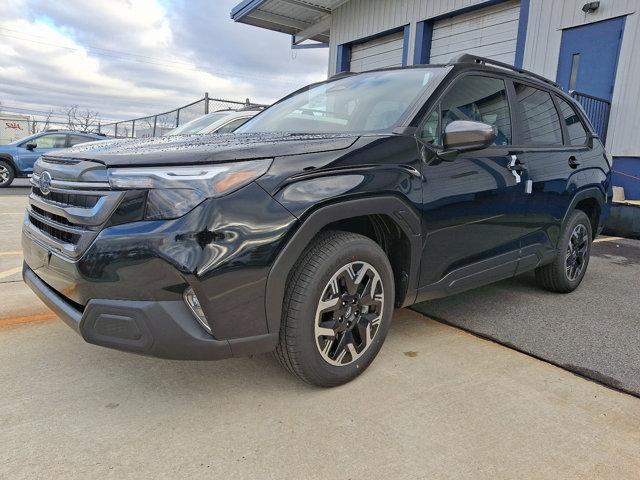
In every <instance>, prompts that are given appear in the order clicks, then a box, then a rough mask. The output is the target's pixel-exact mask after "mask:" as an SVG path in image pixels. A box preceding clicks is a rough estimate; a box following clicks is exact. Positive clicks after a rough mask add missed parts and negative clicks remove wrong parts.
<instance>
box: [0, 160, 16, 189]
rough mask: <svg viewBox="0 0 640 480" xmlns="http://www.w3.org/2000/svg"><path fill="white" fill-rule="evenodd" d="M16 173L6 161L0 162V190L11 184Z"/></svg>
mask: <svg viewBox="0 0 640 480" xmlns="http://www.w3.org/2000/svg"><path fill="white" fill-rule="evenodd" d="M15 176H16V173H15V171H14V170H13V165H11V164H10V163H9V162H7V161H6V160H0V188H3V187H8V186H9V185H11V182H13V179H14V178H15Z"/></svg>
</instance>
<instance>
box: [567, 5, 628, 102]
mask: <svg viewBox="0 0 640 480" xmlns="http://www.w3.org/2000/svg"><path fill="white" fill-rule="evenodd" d="M624 25H625V17H618V18H613V19H610V20H604V21H602V22H595V23H590V24H588V25H582V26H579V27H574V28H569V29H566V30H564V31H563V32H562V43H561V46H560V60H559V62H558V76H557V81H558V83H559V84H560V86H561V87H562V88H563V89H565V90H567V91H569V90H570V89H571V90H577V91H579V92H582V93H586V94H588V95H593V96H595V97H600V98H604V99H606V100H609V101H611V97H612V96H613V86H614V84H615V79H616V71H617V69H618V57H619V55H620V44H621V43H622V35H623V32H624ZM572 66H574V68H573V70H574V76H575V85H571V75H572ZM576 74H577V75H576Z"/></svg>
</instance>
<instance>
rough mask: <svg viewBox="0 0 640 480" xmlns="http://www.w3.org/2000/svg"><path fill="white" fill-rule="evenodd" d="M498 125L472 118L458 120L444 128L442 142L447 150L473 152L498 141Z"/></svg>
mask: <svg viewBox="0 0 640 480" xmlns="http://www.w3.org/2000/svg"><path fill="white" fill-rule="evenodd" d="M497 135H498V132H497V129H496V127H494V126H492V125H489V124H486V123H482V122H473V121H470V120H456V121H454V122H451V123H450V124H449V125H447V126H446V128H445V129H444V134H443V136H442V144H443V146H444V148H445V151H446V150H456V151H458V152H471V151H474V150H482V149H483V148H487V147H489V146H491V145H493V143H494V142H495V141H496V137H497Z"/></svg>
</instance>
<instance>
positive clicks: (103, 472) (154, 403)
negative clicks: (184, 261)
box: [0, 310, 640, 480]
mask: <svg viewBox="0 0 640 480" xmlns="http://www.w3.org/2000/svg"><path fill="white" fill-rule="evenodd" d="M0 384H1V385H3V393H2V394H0V397H1V402H0V444H1V445H2V448H1V449H0V477H2V478H11V479H27V478H28V479H33V478H43V479H44V478H47V479H48V478H64V479H75V478H78V479H83V480H86V479H92V478H96V479H103V478H114V479H123V478H166V479H175V478H225V479H236V478H237V479H251V478H256V479H267V478H274V479H301V478H304V479H316V478H317V479H327V478H332V479H333V478H335V479H345V480H346V479H389V478H394V479H395V478H397V479H408V478H414V479H415V478H429V479H433V478H442V479H445V478H447V479H462V478H469V479H485V478H486V479H507V478H527V479H533V478H536V479H543V478H548V479H554V480H555V479H575V478H585V479H586V478H588V479H593V478H598V479H608V478H611V479H616V480H618V479H624V478H626V479H633V478H638V472H639V471H640V455H638V452H639V451H640V429H638V428H637V426H638V425H639V424H640V403H638V402H639V400H638V399H637V398H634V397H631V396H629V395H625V394H621V393H618V392H616V391H613V390H610V389H608V388H605V387H602V386H600V385H598V384H596V383H593V382H590V381H587V380H584V379H582V378H580V377H577V376H575V375H572V374H571V373H568V372H565V371H563V370H561V369H559V368H556V367H553V366H551V365H549V364H546V363H544V362H540V361H538V360H536V359H533V358H531V357H528V356H526V355H522V354H520V353H518V352H515V351H513V350H510V349H507V348H504V347H502V346H500V345H497V344H495V343H493V342H489V341H485V340H482V339H479V338H477V337H475V336H472V335H470V334H467V333H465V332H463V331H461V330H458V329H455V328H452V327H449V326H446V325H443V324H440V323H438V322H435V321H432V320H429V319H427V318H425V317H423V316H422V315H420V314H417V313H414V312H411V311H409V310H401V311H398V312H396V319H395V321H394V324H393V327H392V329H391V332H390V334H389V337H388V339H387V342H386V343H385V346H384V347H383V349H382V351H381V353H380V355H379V357H378V358H377V359H376V361H375V362H374V363H373V365H372V366H371V368H370V369H369V370H368V371H367V372H365V374H364V375H363V376H362V377H360V378H359V379H357V380H356V381H354V382H352V383H351V384H348V385H346V386H343V387H340V388H335V389H331V390H321V389H317V388H312V387H308V386H306V385H304V384H302V383H300V382H298V381H296V380H294V379H293V378H292V377H291V376H289V375H288V374H287V373H285V372H284V371H283V370H282V369H281V368H280V367H279V365H278V364H277V363H276V362H275V360H273V359H272V358H271V357H270V356H260V357H255V358H247V359H233V360H226V361H220V362H211V363H210V362H202V363H197V362H175V361H163V360H158V359H152V358H145V357H140V356H135V355H131V354H124V353H121V352H116V351H110V350H107V349H103V348H100V347H96V346H92V345H88V344H85V343H84V342H83V341H82V339H81V338H80V337H78V336H77V335H76V334H74V333H73V332H72V331H71V330H70V329H69V328H68V327H66V326H65V325H63V324H62V322H59V321H55V322H44V323H36V324H26V325H18V326H12V327H4V328H1V329H0Z"/></svg>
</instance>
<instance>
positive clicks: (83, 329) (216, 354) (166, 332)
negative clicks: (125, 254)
mask: <svg viewBox="0 0 640 480" xmlns="http://www.w3.org/2000/svg"><path fill="white" fill-rule="evenodd" d="M22 276H23V279H24V281H25V283H26V284H27V285H28V286H29V287H30V288H31V289H32V290H33V291H34V292H35V293H36V295H38V297H39V298H40V299H41V300H42V301H43V302H44V303H45V304H46V305H47V306H48V307H49V308H50V309H51V310H53V311H54V313H56V315H58V316H59V317H60V318H61V319H62V320H63V321H64V322H65V323H66V324H67V325H68V326H70V327H71V328H72V329H73V330H75V331H76V332H77V333H79V334H80V335H81V336H82V337H83V338H84V339H85V340H86V341H87V342H88V343H93V344H95V345H101V346H104V347H109V348H114V349H117V350H124V351H128V352H134V353H140V354H145V355H151V356H154V357H160V358H168V359H175V360H219V359H223V358H229V357H233V356H246V355H252V354H257V353H264V352H269V351H272V350H273V349H274V348H275V345H276V343H277V341H278V334H277V333H270V334H264V335H257V336H251V337H244V338H238V339H231V340H216V339H214V338H212V337H211V336H210V335H208V334H207V333H206V332H204V330H202V328H201V327H200V326H199V325H198V324H197V322H196V320H195V319H194V318H193V316H192V314H191V312H190V311H189V310H188V309H187V307H186V305H185V304H184V303H183V302H182V301H178V300H173V301H139V300H138V301H136V300H108V299H92V300H90V301H89V302H88V303H87V304H86V305H85V306H84V308H79V306H78V305H76V304H73V303H71V302H69V301H68V300H67V299H66V298H65V297H63V296H62V295H60V294H59V293H57V292H56V291H55V290H53V289H52V288H51V287H49V286H48V285H47V284H46V283H45V282H43V281H42V280H41V279H40V278H39V277H38V276H37V275H36V274H35V273H34V271H33V270H31V268H30V267H29V266H28V265H27V264H26V263H25V264H24V266H23V270H22Z"/></svg>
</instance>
